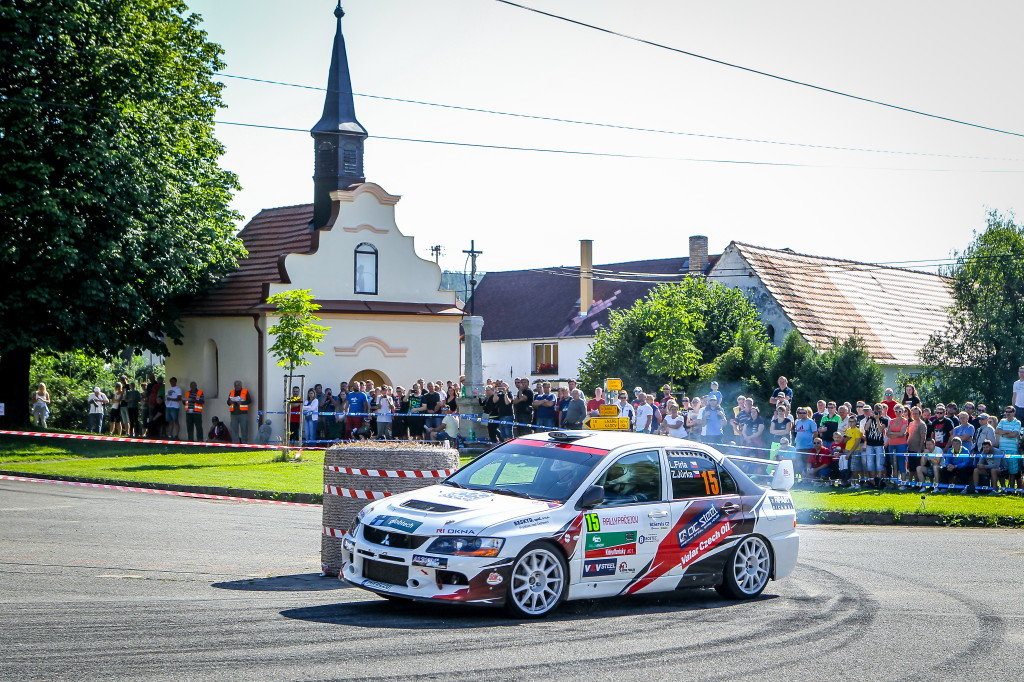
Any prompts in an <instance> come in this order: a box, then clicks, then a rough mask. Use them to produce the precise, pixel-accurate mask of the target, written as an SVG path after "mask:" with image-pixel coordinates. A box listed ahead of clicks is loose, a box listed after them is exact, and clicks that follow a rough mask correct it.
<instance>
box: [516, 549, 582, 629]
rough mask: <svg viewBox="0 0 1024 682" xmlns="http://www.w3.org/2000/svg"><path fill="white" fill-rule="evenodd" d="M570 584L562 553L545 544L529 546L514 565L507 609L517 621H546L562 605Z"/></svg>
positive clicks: (567, 568)
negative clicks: (524, 619)
mask: <svg viewBox="0 0 1024 682" xmlns="http://www.w3.org/2000/svg"><path fill="white" fill-rule="evenodd" d="M568 584H569V567H568V565H567V564H566V562H565V558H564V557H563V556H562V553H561V552H559V551H558V550H557V549H555V548H554V547H552V546H550V545H548V544H546V543H537V544H533V545H530V546H528V547H527V548H526V549H524V550H523V552H522V553H521V554H520V555H519V556H518V557H517V558H516V561H515V563H514V564H512V575H511V576H510V578H509V581H508V593H507V595H506V597H505V610H506V611H507V612H508V613H509V615H511V616H514V617H516V618H543V617H544V616H546V615H548V614H549V613H551V612H552V611H554V610H555V608H557V607H558V605H559V604H560V603H561V602H562V599H563V598H564V597H565V592H566V587H567V585H568Z"/></svg>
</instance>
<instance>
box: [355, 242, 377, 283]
mask: <svg viewBox="0 0 1024 682" xmlns="http://www.w3.org/2000/svg"><path fill="white" fill-rule="evenodd" d="M355 274H356V281H355V286H356V293H357V294H376V293H377V247H375V246H374V245H373V244H370V243H368V242H363V243H362V244H360V245H359V246H357V247H356V268H355Z"/></svg>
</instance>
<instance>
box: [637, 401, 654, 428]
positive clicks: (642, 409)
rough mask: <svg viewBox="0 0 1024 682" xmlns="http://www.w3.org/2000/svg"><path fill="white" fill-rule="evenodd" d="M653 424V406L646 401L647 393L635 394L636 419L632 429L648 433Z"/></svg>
mask: <svg viewBox="0 0 1024 682" xmlns="http://www.w3.org/2000/svg"><path fill="white" fill-rule="evenodd" d="M652 424H654V406H653V405H651V404H650V403H648V402H647V395H646V394H644V393H639V394H637V406H636V421H635V423H634V425H633V429H634V430H635V431H636V432H637V433H650V432H651V425H652Z"/></svg>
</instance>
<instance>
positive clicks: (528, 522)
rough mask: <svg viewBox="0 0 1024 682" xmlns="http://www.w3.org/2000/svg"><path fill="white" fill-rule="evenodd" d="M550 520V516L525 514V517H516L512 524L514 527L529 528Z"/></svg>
mask: <svg viewBox="0 0 1024 682" xmlns="http://www.w3.org/2000/svg"><path fill="white" fill-rule="evenodd" d="M550 520H551V517H550V516H527V517H526V518H525V519H516V520H515V521H513V522H512V524H513V525H514V526H515V527H516V528H530V527H532V526H540V525H543V524H545V523H547V522H548V521H550Z"/></svg>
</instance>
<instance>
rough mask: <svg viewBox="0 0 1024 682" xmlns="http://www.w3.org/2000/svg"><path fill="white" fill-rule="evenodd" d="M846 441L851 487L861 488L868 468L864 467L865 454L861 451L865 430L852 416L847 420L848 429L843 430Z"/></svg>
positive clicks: (845, 447) (844, 446) (844, 445)
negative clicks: (861, 428) (862, 429)
mask: <svg viewBox="0 0 1024 682" xmlns="http://www.w3.org/2000/svg"><path fill="white" fill-rule="evenodd" d="M843 436H844V438H845V442H844V444H843V448H844V449H845V450H846V456H847V457H848V458H849V466H850V476H851V478H852V482H851V484H850V487H851V488H853V489H854V490H860V486H861V481H862V480H865V479H864V477H865V476H866V475H867V474H866V472H867V469H865V468H864V466H865V465H864V455H863V454H862V453H861V444H862V443H863V442H864V432H863V431H861V430H860V426H859V425H858V424H857V420H856V419H855V418H853V417H852V415H851V418H850V419H849V420H848V421H847V427H846V431H844V432H843Z"/></svg>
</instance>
